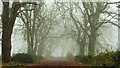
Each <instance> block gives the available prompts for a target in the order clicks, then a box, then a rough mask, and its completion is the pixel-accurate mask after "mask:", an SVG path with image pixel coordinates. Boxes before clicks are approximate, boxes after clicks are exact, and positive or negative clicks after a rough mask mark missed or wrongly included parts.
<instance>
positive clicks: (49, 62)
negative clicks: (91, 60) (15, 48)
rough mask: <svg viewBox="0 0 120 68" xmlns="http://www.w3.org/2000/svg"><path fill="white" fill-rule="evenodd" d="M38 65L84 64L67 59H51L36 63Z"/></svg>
mask: <svg viewBox="0 0 120 68" xmlns="http://www.w3.org/2000/svg"><path fill="white" fill-rule="evenodd" d="M35 65H36V66H83V65H82V64H79V63H75V62H70V61H67V60H49V61H42V62H38V63H35Z"/></svg>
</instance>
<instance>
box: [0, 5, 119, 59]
mask: <svg viewBox="0 0 120 68" xmlns="http://www.w3.org/2000/svg"><path fill="white" fill-rule="evenodd" d="M115 6H116V5H112V7H113V8H114V7H115ZM114 9H116V10H115V11H117V8H114ZM1 13H2V4H0V14H1ZM62 22H63V21H61V20H60V22H59V23H60V24H58V25H57V26H55V27H54V28H52V29H51V30H50V33H49V34H48V36H50V37H51V38H49V39H50V40H51V41H49V42H50V44H49V45H53V46H56V48H55V50H54V51H53V53H52V56H55V57H58V56H66V54H67V52H72V53H73V54H74V55H77V54H78V50H77V49H78V45H77V43H76V42H75V40H73V39H72V38H71V37H70V36H69V35H65V36H62V35H63V34H64V33H65V28H64V27H63V23H62ZM20 24H21V25H22V24H23V22H22V21H21V20H20V19H19V18H17V20H16V22H15V26H14V30H13V34H12V50H11V51H12V52H11V53H12V54H11V55H13V54H16V53H27V41H25V40H24V35H23V31H22V30H20V29H22V26H21V27H20V26H19V27H18V26H17V25H20ZM101 32H102V35H100V36H99V37H98V38H97V39H99V41H100V42H99V43H96V44H97V45H99V46H97V47H96V48H97V49H98V50H100V51H105V50H106V49H108V50H110V51H111V50H114V51H115V50H116V49H118V27H116V26H114V25H110V27H107V28H101ZM0 36H2V34H1V33H0ZM59 36H61V37H60V38H59ZM52 37H53V38H52ZM54 37H55V38H54ZM0 46H1V42H0ZM103 47H104V48H103ZM86 50H87V49H86ZM0 54H1V50H0Z"/></svg>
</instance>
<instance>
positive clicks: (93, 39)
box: [88, 30, 97, 56]
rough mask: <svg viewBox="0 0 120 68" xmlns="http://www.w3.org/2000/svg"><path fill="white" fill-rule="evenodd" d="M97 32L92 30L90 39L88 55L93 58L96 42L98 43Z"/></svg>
mask: <svg viewBox="0 0 120 68" xmlns="http://www.w3.org/2000/svg"><path fill="white" fill-rule="evenodd" d="M96 38H97V37H96V31H95V30H91V34H90V38H89V49H88V55H89V56H93V55H95V42H96Z"/></svg>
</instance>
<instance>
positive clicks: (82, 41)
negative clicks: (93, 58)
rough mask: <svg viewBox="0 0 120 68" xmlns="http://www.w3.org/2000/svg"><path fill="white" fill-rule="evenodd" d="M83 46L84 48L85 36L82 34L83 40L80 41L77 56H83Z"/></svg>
mask: <svg viewBox="0 0 120 68" xmlns="http://www.w3.org/2000/svg"><path fill="white" fill-rule="evenodd" d="M85 46H86V34H84V37H83V39H82V40H81V41H80V50H79V55H81V56H83V55H85Z"/></svg>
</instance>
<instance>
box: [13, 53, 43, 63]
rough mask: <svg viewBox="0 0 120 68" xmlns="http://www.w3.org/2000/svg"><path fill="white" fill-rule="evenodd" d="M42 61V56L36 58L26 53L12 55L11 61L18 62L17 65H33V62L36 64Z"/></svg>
mask: <svg viewBox="0 0 120 68" xmlns="http://www.w3.org/2000/svg"><path fill="white" fill-rule="evenodd" d="M42 59H43V57H42V56H36V55H31V54H28V53H26V54H25V53H18V54H15V55H13V57H12V61H14V62H18V63H33V62H38V61H41V60H42Z"/></svg>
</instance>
